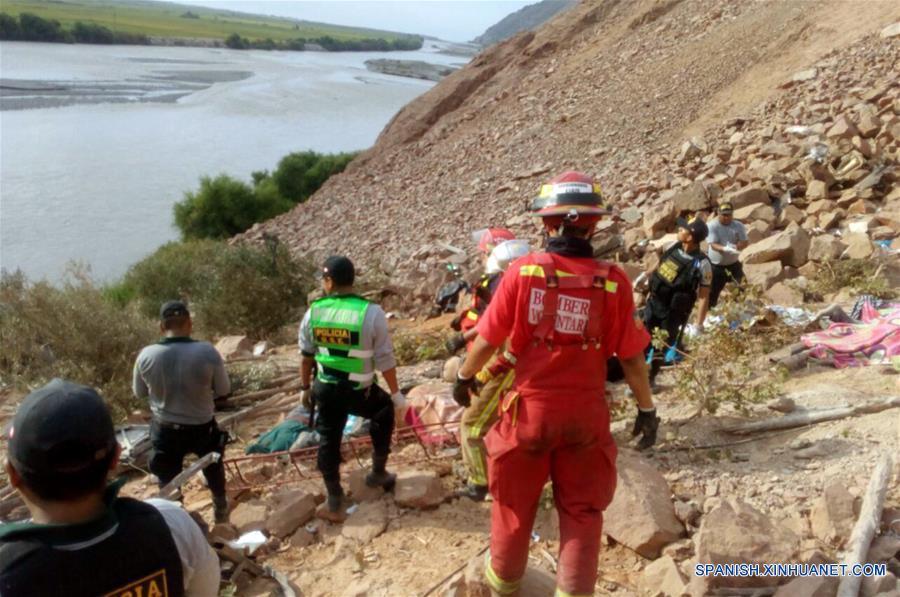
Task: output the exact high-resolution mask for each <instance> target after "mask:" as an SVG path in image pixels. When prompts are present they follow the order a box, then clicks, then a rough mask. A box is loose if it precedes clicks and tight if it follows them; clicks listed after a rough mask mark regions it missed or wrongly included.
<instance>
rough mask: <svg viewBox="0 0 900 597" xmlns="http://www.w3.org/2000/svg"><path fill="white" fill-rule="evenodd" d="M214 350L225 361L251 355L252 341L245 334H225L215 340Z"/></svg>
mask: <svg viewBox="0 0 900 597" xmlns="http://www.w3.org/2000/svg"><path fill="white" fill-rule="evenodd" d="M216 350H218V351H219V354H220V355H222V359H224V360H226V361H229V360H231V359H237V358H246V357H252V356H253V341H252V340H251V339H250V338H248V337H247V336H225V337H224V338H222V339H221V340H219V341H218V342H216Z"/></svg>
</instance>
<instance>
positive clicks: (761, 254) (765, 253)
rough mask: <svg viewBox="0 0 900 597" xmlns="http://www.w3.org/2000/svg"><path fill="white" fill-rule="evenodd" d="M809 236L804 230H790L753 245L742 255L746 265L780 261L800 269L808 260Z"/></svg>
mask: <svg viewBox="0 0 900 597" xmlns="http://www.w3.org/2000/svg"><path fill="white" fill-rule="evenodd" d="M808 254H809V234H808V233H807V232H806V231H805V230H803V229H802V228H796V229H792V230H791V229H789V230H785V231H783V232H779V233H778V234H775V235H773V236H769V237H767V238H764V239H762V240H761V241H759V242H756V243H753V244H752V245H750V246H749V247H747V248H746V249H744V250H743V252H742V253H741V261H743V262H744V263H768V262H770V261H780V262H781V263H782V264H783V265H790V266H793V267H800V266H802V265H803V264H804V263H806V262H807V260H808Z"/></svg>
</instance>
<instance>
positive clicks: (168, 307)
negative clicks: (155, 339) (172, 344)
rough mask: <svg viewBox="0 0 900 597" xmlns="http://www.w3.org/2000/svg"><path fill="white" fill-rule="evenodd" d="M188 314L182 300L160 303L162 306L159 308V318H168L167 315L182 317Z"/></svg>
mask: <svg viewBox="0 0 900 597" xmlns="http://www.w3.org/2000/svg"><path fill="white" fill-rule="evenodd" d="M190 314H191V312H190V311H188V308H187V305H185V304H184V303H183V302H182V301H166V302H164V303H163V304H162V307H160V308H159V318H160V319H168V318H169V317H182V316H185V315H190Z"/></svg>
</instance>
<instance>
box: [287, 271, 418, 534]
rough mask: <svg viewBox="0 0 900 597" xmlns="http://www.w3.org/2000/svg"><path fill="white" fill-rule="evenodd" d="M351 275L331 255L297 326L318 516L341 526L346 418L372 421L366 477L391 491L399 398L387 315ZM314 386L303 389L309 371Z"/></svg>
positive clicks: (308, 385) (368, 480)
mask: <svg viewBox="0 0 900 597" xmlns="http://www.w3.org/2000/svg"><path fill="white" fill-rule="evenodd" d="M355 276H356V272H355V269H354V267H353V263H352V262H351V261H350V260H349V259H347V258H346V257H343V256H337V255H335V256H332V257H329V258H328V259H327V260H325V263H324V264H323V266H322V288H323V290H324V291H325V295H326V296H325V297H323V298H320V299H318V300H317V301H314V302H313V304H312V305H310V308H309V309H308V310H307V311H306V314H305V315H304V316H303V321H302V322H301V323H300V333H299V344H300V354H301V359H300V382H301V384H302V393H301V397H302V401H303V402H304V404H305V405H307V406H311V401H313V400H314V401H315V404H316V407H317V410H318V415H317V417H316V430H317V431H318V432H319V435H320V436H321V437H322V442H323V443H322V444H321V445H320V446H319V454H318V467H319V471H321V473H322V477H323V478H324V481H325V488H326V490H327V492H328V510H327V513H326V514H325V516H326V517H327V518H329V519H330V520H334V521H340V520H342V519H343V518H344V517H345V511H344V510H345V506H346V504H345V501H344V490H343V488H342V487H341V477H340V464H341V439H342V438H343V433H344V426H345V425H346V423H347V417H348V416H349V415H351V414H352V415H356V416H359V417H364V418H366V419H370V420H371V426H370V428H369V433H370V435H371V436H372V471H371V472H370V473H369V474H368V475H367V476H366V484H367V485H368V486H370V487H379V486H380V487H384V488H385V489H391V488H392V487H393V485H394V481H395V479H396V476H395V475H393V474H391V473H389V472H387V470H386V465H387V459H388V454H389V453H390V451H391V433H392V432H393V430H394V408H395V406H396V407H397V408H398V409H399V408H401V407H402V406H403V403H404V398H403V394H401V393H400V386H399V385H398V383H397V369H396V367H397V363H396V360H395V359H394V351H393V347H392V346H391V338H390V335H389V334H388V327H387V317H386V316H385V314H384V311H383V310H382V309H381V307H379V306H378V305H376V304H374V303H371V302H369V301H368V300H366V299H364V298H362V297H361V296H358V295H356V294H354V293H353V282H354V278H355ZM314 369H316V370H317V372H316V380H315V384H314V385H312V386H310V382H311V380H312V375H313V370H314ZM376 369H377V370H379V371H381V373H382V375H383V376H384V379H385V381H386V382H387V385H388V387H389V388H390V390H391V394H388V393H386V392H385V391H384V390H382V389H381V388H380V387H378V385H377V384H376V383H375V370H376Z"/></svg>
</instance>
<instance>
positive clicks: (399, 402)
mask: <svg viewBox="0 0 900 597" xmlns="http://www.w3.org/2000/svg"><path fill="white" fill-rule="evenodd" d="M391 402H393V403H394V408H403V407H405V406H406V397H405V396H404V395H403V392H394V393H393V394H391Z"/></svg>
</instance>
